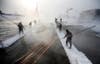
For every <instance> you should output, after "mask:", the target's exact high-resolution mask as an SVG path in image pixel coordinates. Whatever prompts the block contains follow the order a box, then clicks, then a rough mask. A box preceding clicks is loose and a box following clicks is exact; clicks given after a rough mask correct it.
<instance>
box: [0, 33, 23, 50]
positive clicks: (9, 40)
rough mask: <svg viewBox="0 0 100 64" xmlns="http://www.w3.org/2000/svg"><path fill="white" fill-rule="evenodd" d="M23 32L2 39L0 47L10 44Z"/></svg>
mask: <svg viewBox="0 0 100 64" xmlns="http://www.w3.org/2000/svg"><path fill="white" fill-rule="evenodd" d="M23 36H24V34H20V35H19V34H17V35H15V36H13V37H10V38H8V39H6V40H4V41H2V42H1V45H0V48H5V47H9V46H10V45H12V44H13V43H14V42H15V41H17V40H18V39H20V38H21V37H23Z"/></svg>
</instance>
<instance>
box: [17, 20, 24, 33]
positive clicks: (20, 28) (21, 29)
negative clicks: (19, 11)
mask: <svg viewBox="0 0 100 64" xmlns="http://www.w3.org/2000/svg"><path fill="white" fill-rule="evenodd" d="M17 26H18V29H19V34H20V33H24V31H23V29H24V26H23V24H22V23H21V22H19V23H18V25H17Z"/></svg>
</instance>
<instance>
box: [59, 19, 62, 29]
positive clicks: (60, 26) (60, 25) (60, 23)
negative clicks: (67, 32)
mask: <svg viewBox="0 0 100 64" xmlns="http://www.w3.org/2000/svg"><path fill="white" fill-rule="evenodd" d="M59 30H60V31H61V30H62V18H60V22H59Z"/></svg>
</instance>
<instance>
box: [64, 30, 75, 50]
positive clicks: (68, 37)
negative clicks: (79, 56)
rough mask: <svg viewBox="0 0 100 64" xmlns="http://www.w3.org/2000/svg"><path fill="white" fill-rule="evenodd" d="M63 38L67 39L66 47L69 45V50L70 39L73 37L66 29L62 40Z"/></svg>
mask: <svg viewBox="0 0 100 64" xmlns="http://www.w3.org/2000/svg"><path fill="white" fill-rule="evenodd" d="M65 37H67V40H66V45H67V44H68V43H69V44H70V47H69V48H70V49H71V47H72V37H73V35H72V33H71V32H70V31H69V30H68V29H66V34H65V36H64V38H65Z"/></svg>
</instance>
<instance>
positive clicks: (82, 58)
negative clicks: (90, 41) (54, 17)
mask: <svg viewBox="0 0 100 64" xmlns="http://www.w3.org/2000/svg"><path fill="white" fill-rule="evenodd" d="M57 34H58V36H59V39H60V41H61V43H62V46H63V48H64V50H65V52H66V55H67V56H68V58H69V61H70V63H71V64H92V62H91V61H90V60H89V59H88V58H87V57H86V55H85V54H84V53H82V52H81V51H79V50H78V49H77V48H76V47H75V46H74V45H73V46H72V48H71V49H69V48H68V47H67V46H66V43H65V41H66V39H64V38H63V37H64V33H63V32H60V31H59V30H57Z"/></svg>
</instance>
